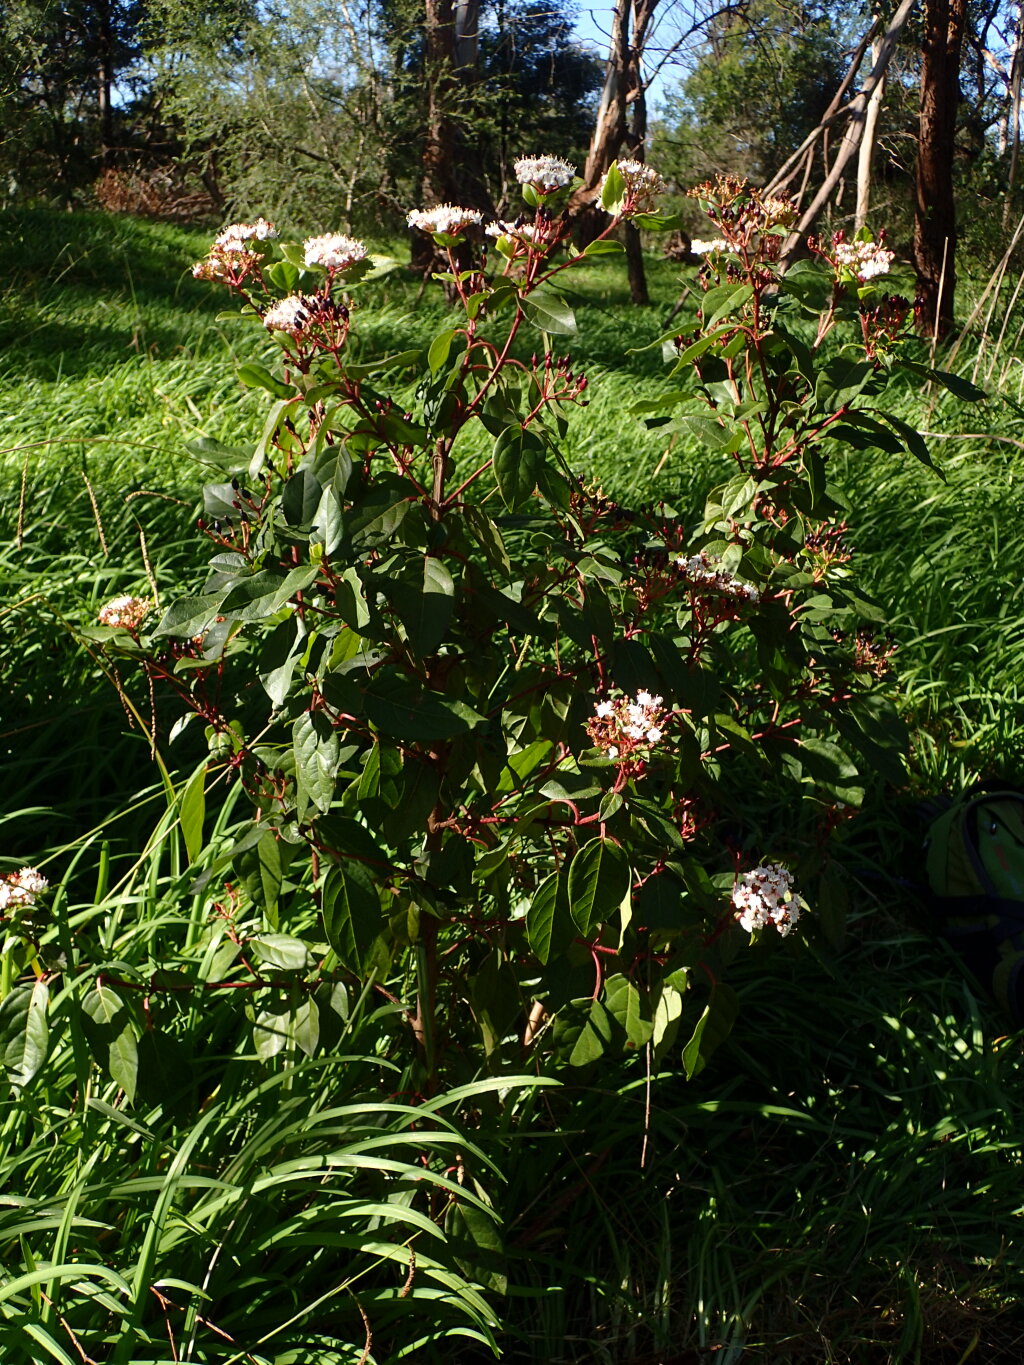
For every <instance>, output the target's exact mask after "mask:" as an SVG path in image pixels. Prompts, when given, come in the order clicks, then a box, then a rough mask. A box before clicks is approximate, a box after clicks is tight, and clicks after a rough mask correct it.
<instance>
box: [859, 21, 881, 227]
mask: <svg viewBox="0 0 1024 1365" xmlns="http://www.w3.org/2000/svg"><path fill="white" fill-rule="evenodd" d="M881 48H882V44H881V40H880V39H877V38H876V39H875V41H874V42H873V43H872V44H871V65H872V67H875V66H876V65H877V64H878V59H879V56H880V55H881ZM884 98H885V73H884V71H883V73H882V79H881V80H880V81H879V82H878V84H877V85H876V86H875V88H874V90H872V92H871V96H870V98H869V99H868V107H867V111H866V112H865V115H864V132H863V134H862V135H861V142H860V150H859V152H858V154H857V210H856V213H855V215H854V223H853V226H854V231H855V232H859V231H860V229H861V228H862V227H864V226H865V225H866V223H867V221H868V211H869V209H870V208H871V163H872V161H873V160H874V155H875V139H876V136H877V133H878V116H879V114H881V112H882V101H883V99H884Z"/></svg>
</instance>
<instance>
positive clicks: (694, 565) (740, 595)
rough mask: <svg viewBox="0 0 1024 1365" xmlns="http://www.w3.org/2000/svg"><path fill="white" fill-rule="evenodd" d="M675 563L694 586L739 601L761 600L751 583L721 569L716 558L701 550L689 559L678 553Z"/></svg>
mask: <svg viewBox="0 0 1024 1365" xmlns="http://www.w3.org/2000/svg"><path fill="white" fill-rule="evenodd" d="M675 563H676V568H677V569H679V571H680V573H681V574H682V575H683V577H684V578H688V579H689V580H690V582H691V583H693V584H694V585H695V586H697V587H700V588H703V589H705V590H706V591H708V592H714V593H717V594H718V595H719V596H721V597H733V598H735V599H736V600H737V601H741V602H759V601H760V600H761V594H760V593H759V592H758V590H757V588H755V587H754V586H753V584H752V583H744V582H743V581H742V579H739V578H737V577H736V576H735V574H731V573H730V572H729V570H728V569H723V568H722V567H721V565H720V564H719V563H718V561H717V560H716V559H713V558H712V556H711V555H709V554H706V553H705V551H703V550H700V551H699V552H698V553H697V554H695V555H691V556H690V558H689V559H687V558H686V557H685V555H679V557H678V558H677V559H676V561H675Z"/></svg>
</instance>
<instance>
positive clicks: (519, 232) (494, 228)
mask: <svg viewBox="0 0 1024 1365" xmlns="http://www.w3.org/2000/svg"><path fill="white" fill-rule="evenodd" d="M484 232H486V234H487V236H488V237H514V238H516V239H517V240H518V241H520V242H532V243H533V245H534V246H542V245H543V244H544V229H543V228H539V227H537V226H536V225H535V224H534V223H524V224H523V225H522V227H516V225H515V223H502V222H500V221H499V222H496V223H488V224H487V226H486V227H485V228H484Z"/></svg>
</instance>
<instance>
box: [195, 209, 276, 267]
mask: <svg viewBox="0 0 1024 1365" xmlns="http://www.w3.org/2000/svg"><path fill="white" fill-rule="evenodd" d="M276 236H277V229H276V228H275V227H274V225H273V223H268V222H267V220H266V219H265V218H257V219H256V221H255V223H229V224H228V226H227V227H226V228H224V229H223V230H222V231H221V232H218V234H217V236H216V237H215V238H214V239H213V246H211V248H210V254H209V255H208V256H207V258H206V260H205V261H197V262H196V263H195V265H194V266H193V267H192V274H193V275H194V276H195V278H196V279H197V280H226V281H234V282H237V281H239V280H241V279H242V278H244V276H245V275H247V274H248V272H249V271H250V270H251V269H252V267H253V266H254V265H255V264H256V262H257V261H258V260H259V253H258V249H257V248H256V247H255V245H254V244H255V243H257V242H267V241H270V240H271V239H272V238H274V237H276Z"/></svg>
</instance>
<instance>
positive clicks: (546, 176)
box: [513, 156, 576, 194]
mask: <svg viewBox="0 0 1024 1365" xmlns="http://www.w3.org/2000/svg"><path fill="white" fill-rule="evenodd" d="M513 169H514V170H515V173H516V179H517V180H518V181H519V183H520V185H531V186H532V187H533V188H534V189H535V190H536V191H537V193H538V194H554V192H555V190H561V189H565V187H566V186H567V185H571V184H572V182H573V180H574V179H575V176H576V167H575V166H573V165H572V164H571V162H568V161H563V160H562V158H561V157H560V156H521V157H520V158H519V159H518V160H517V161H516V163H515V165H514V167H513Z"/></svg>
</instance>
